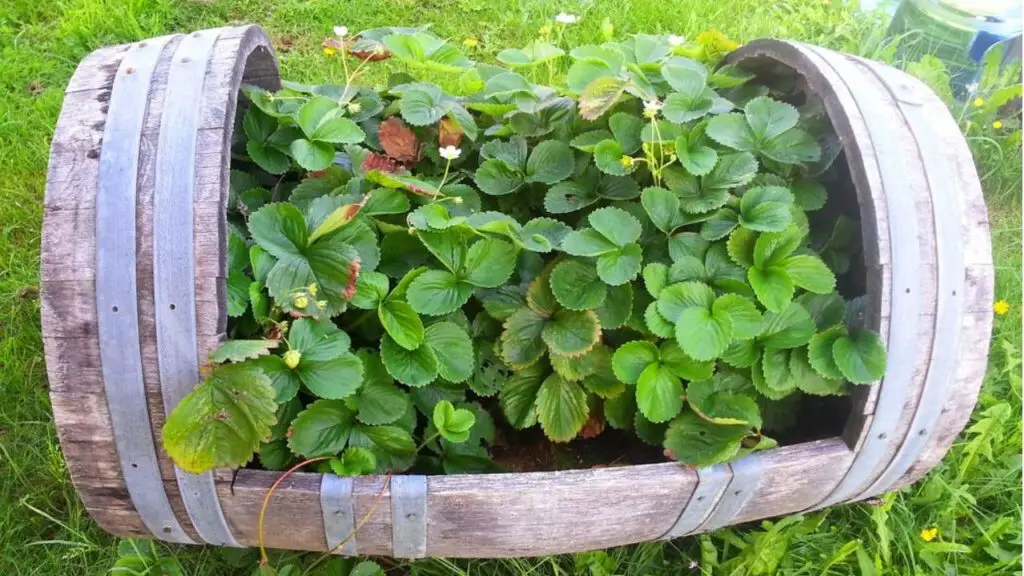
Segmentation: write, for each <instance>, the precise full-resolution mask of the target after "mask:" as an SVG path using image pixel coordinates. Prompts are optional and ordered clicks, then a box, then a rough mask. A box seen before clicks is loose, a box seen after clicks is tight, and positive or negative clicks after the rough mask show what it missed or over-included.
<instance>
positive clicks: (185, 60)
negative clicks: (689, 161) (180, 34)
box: [181, 56, 192, 64]
mask: <svg viewBox="0 0 1024 576" xmlns="http://www.w3.org/2000/svg"><path fill="white" fill-rule="evenodd" d="M181 61H182V62H184V63H186V64H187V63H189V62H191V61H192V59H191V58H189V57H188V56H185V57H184V58H182V59H181Z"/></svg>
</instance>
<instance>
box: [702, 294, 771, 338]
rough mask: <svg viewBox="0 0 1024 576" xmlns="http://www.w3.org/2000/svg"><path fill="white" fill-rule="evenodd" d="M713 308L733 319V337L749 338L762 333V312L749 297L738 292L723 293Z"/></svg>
mask: <svg viewBox="0 0 1024 576" xmlns="http://www.w3.org/2000/svg"><path fill="white" fill-rule="evenodd" d="M713 310H714V311H715V312H716V313H725V314H727V315H728V316H729V318H730V319H731V320H732V325H733V337H734V338H736V339H737V340H749V339H751V338H754V337H755V336H757V335H759V334H760V333H761V327H762V319H761V312H760V311H758V309H757V306H755V305H754V303H753V302H751V301H750V300H749V299H747V298H744V297H743V296H739V295H736V294H723V295H722V296H719V297H718V299H717V300H715V304H714V306H713Z"/></svg>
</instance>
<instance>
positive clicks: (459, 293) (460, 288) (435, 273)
mask: <svg viewBox="0 0 1024 576" xmlns="http://www.w3.org/2000/svg"><path fill="white" fill-rule="evenodd" d="M472 295H473V286H472V285H471V284H469V283H468V282H463V281H460V280H459V279H458V278H457V277H456V276H455V275H454V274H452V273H451V272H448V271H447V270H427V271H426V272H423V273H422V274H419V275H418V276H416V278H415V279H414V280H413V281H412V283H411V284H409V291H408V294H406V297H407V298H408V300H409V304H410V305H411V307H412V309H413V310H414V311H416V312H419V313H420V314H426V315H428V316H443V315H445V314H450V313H452V312H454V311H456V310H458V309H459V308H461V307H462V305H463V304H465V303H466V302H468V301H469V297H470V296H472ZM381 322H382V323H383V319H382V320H381ZM386 327H387V325H385V328H386ZM406 348H408V347H407V346H406ZM414 348H415V347H414Z"/></svg>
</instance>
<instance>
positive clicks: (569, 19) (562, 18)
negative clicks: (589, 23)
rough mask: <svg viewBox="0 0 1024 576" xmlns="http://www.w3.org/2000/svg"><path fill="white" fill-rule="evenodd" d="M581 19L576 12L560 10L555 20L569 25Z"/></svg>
mask: <svg viewBox="0 0 1024 576" xmlns="http://www.w3.org/2000/svg"><path fill="white" fill-rule="evenodd" d="M579 21H580V19H579V17H578V16H576V15H575V14H566V13H565V12H559V13H558V15H557V16H555V22H558V23H559V24H565V25H569V24H575V23H577V22H579Z"/></svg>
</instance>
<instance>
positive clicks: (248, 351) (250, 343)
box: [210, 340, 281, 364]
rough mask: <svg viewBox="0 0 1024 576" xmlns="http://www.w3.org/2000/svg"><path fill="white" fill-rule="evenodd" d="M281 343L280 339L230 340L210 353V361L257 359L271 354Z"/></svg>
mask: <svg viewBox="0 0 1024 576" xmlns="http://www.w3.org/2000/svg"><path fill="white" fill-rule="evenodd" d="M280 343H281V341H280V340H228V341H227V342H224V343H223V344H221V345H220V346H218V347H217V349H216V350H214V351H213V352H212V353H211V354H210V362H214V363H217V364H223V363H225V362H243V361H245V360H255V359H257V358H259V357H260V356H266V355H267V354H270V351H271V350H273V349H274V348H277V346H278V345H279V344H280Z"/></svg>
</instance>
